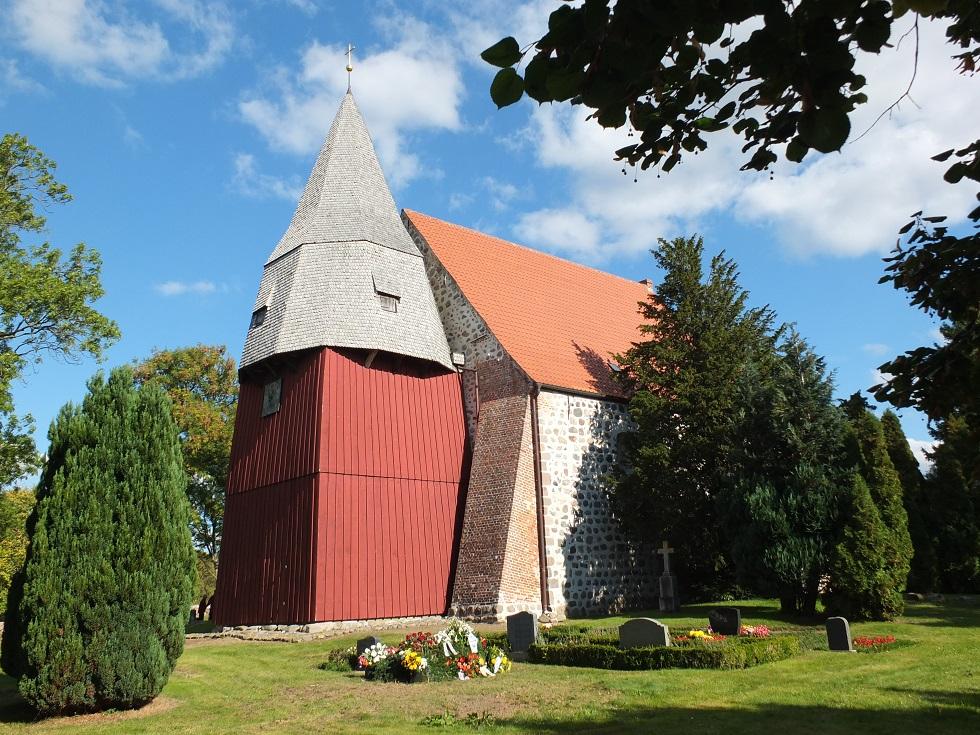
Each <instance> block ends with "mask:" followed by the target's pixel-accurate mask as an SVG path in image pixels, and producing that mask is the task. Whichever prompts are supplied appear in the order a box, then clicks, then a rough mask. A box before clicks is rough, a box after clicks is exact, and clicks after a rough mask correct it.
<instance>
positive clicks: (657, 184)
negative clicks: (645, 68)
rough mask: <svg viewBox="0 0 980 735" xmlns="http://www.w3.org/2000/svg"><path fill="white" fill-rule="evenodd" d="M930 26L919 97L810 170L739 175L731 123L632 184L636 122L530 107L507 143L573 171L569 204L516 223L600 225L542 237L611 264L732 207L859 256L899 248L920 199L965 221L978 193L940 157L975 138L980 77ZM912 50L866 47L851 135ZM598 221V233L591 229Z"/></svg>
mask: <svg viewBox="0 0 980 735" xmlns="http://www.w3.org/2000/svg"><path fill="white" fill-rule="evenodd" d="M920 27H921V45H920V49H919V69H918V76H917V82H916V85H915V87H914V88H913V90H912V96H913V98H914V100H915V103H916V104H913V103H912V102H910V101H908V100H906V101H905V102H903V103H902V104H901V105H900V106H899V108H898V109H896V110H895V111H894V112H893V113H892V114H891V115H890V116H887V117H886V118H884V119H882V120H881V121H880V122H879V123H878V124H877V125H876V126H875V127H874V129H873V130H871V132H870V133H868V135H866V136H865V137H863V138H862V139H861V140H852V142H851V143H849V144H848V145H847V146H845V148H844V150H843V151H842V152H841V153H835V154H830V155H825V156H820V155H817V154H814V153H813V152H811V154H810V156H808V157H807V159H806V161H805V165H803V166H796V165H794V164H790V163H783V164H780V165H779V166H778V167H777V168H776V170H775V172H774V173H775V176H774V179H773V180H770V179H769V176H768V175H767V174H757V173H754V172H740V171H739V170H738V168H739V166H740V165H741V164H742V163H744V161H745V160H746V155H745V154H743V153H741V151H740V147H741V143H740V141H741V139H740V138H739V137H738V136H735V135H732V134H730V133H723V134H718V135H714V136H712V137H711V138H710V140H709V147H708V150H707V151H706V152H705V153H703V154H701V155H699V156H697V157H695V156H693V155H688V156H687V157H686V158H685V160H684V162H683V164H682V165H679V166H678V167H676V168H675V169H674V170H673V171H671V172H670V174H668V175H662V176H661V178H659V179H658V178H657V177H656V173H653V172H650V171H648V172H641V173H640V174H639V176H638V181H637V183H635V184H634V183H633V171H632V170H628V171H627V174H626V175H625V176H624V175H623V174H622V171H621V168H622V167H621V165H618V166H617V164H616V163H615V162H613V160H612V157H613V152H614V151H615V150H616V149H617V148H619V147H621V146H623V145H626V144H627V143H629V142H632V140H635V139H629V138H627V137H626V136H627V133H626V131H625V130H603V129H602V128H600V127H599V126H598V125H597V124H596V123H595V121H592V120H589V121H586V120H585V117H586V115H587V114H588V112H589V111H588V110H585V109H584V108H582V107H572V106H570V105H567V104H562V105H554V106H542V107H536V108H532V107H531V105H530V104H529V103H526V109H530V110H532V112H531V115H530V123H529V126H528V130H526V131H519V132H518V133H516V134H514V135H511V136H509V137H508V138H507V139H506V145H505V147H508V146H510V147H513V146H514V145H515V144H520V143H522V142H529V144H530V145H531V146H533V147H534V150H535V152H536V155H537V159H538V162H539V163H540V164H541V165H543V166H545V167H552V168H556V169H559V170H562V171H564V172H566V173H567V180H568V187H569V194H570V197H569V199H570V201H569V202H568V204H567V205H563V206H562V207H560V208H559V209H555V208H554V206H550V207H548V208H547V209H546V210H544V213H543V214H541V215H540V216H539V215H538V213H531V214H528V215H526V216H525V217H524V218H523V220H521V221H520V222H519V223H518V224H517V227H516V228H515V229H516V231H517V232H518V234H522V236H524V235H523V233H532V232H536V231H537V230H538V229H539V226H540V224H541V223H543V222H548V221H557V220H560V219H561V217H559V216H558V214H559V213H564V214H565V215H567V216H569V217H570V219H571V220H573V221H577V222H578V223H579V224H582V225H584V224H586V223H588V224H589V225H590V227H589V228H587V229H586V230H584V231H583V232H581V233H576V232H571V233H569V232H567V231H566V232H563V233H562V236H561V237H559V236H558V235H557V234H556V233H551V234H550V235H549V233H547V232H545V233H541V234H542V236H544V237H545V238H546V239H544V240H535V242H537V243H540V244H543V245H546V246H548V247H553V248H555V249H558V250H565V251H566V252H570V253H575V254H576V255H577V256H578V257H582V258H586V259H589V260H592V261H601V260H604V259H606V258H608V257H610V256H612V255H615V254H617V253H634V252H638V251H641V250H645V249H648V248H650V247H651V246H652V245H653V244H654V243H655V242H656V238H657V237H658V236H663V237H671V236H675V235H677V234H682V233H684V234H686V233H689V232H692V231H696V230H701V229H703V228H704V226H705V225H704V223H705V221H706V218H707V216H708V215H710V214H712V213H723V212H731V213H732V214H734V216H735V217H736V218H738V219H739V220H740V221H742V222H745V223H747V224H751V225H760V226H765V227H767V228H771V229H772V230H773V233H774V235H775V236H776V238H777V240H778V241H779V243H780V244H781V245H782V246H783V247H784V248H785V249H786V250H788V251H790V252H792V253H795V254H797V255H802V256H808V255H812V254H831V255H837V256H858V255H862V254H865V253H869V252H884V251H886V250H888V249H889V248H890V247H891V246H892V245H893V244H894V242H895V238H896V236H897V231H898V229H899V227H901V226H902V225H903V224H904V223H905V222H906V221H907V220H908V218H909V214H910V213H911V212H913V211H916V210H918V209H925V210H927V211H929V212H934V213H942V214H947V215H949V216H950V218H951V221H955V220H956V219H957V218H960V219H962V218H963V217H965V214H966V212H967V211H968V209H969V207H968V206H967V205H968V204H969V203H970V201H971V200H972V198H973V195H974V192H973V190H972V189H970V188H969V187H968V186H951V185H949V184H947V183H945V182H944V181H943V180H942V174H943V172H944V171H945V169H946V167H947V166H948V165H949V164H948V163H947V164H945V165H943V164H937V163H936V162H934V161H931V160H929V159H930V156H932V155H935V154H936V153H938V152H940V151H942V150H943V149H944V148H949V147H951V146H954V145H958V144H959V145H963V144H966V143H967V142H969V141H970V140H971V139H972V138H973V137H975V130H974V127H975V118H976V115H975V110H974V109H973V107H974V106H975V105H974V102H972V100H975V98H976V96H975V94H974V92H975V90H974V88H973V85H975V80H973V79H970V78H969V77H963V76H960V75H959V74H957V73H955V70H954V64H953V63H952V62H951V61H950V54H951V48H950V47H949V46H948V44H946V43H945V39H944V35H943V28H942V26H941V24H935V23H926V22H924V21H920ZM904 30H905V28H904V27H902V28H901V29H900V30H899V31H898V32H897V33H901V32H904ZM912 54H913V47H912V44H911V39H906V40H905V42H904V43H903V44H902V45H901V47H900V48H899V49H897V50H888V49H886V51H885V52H883V53H882V54H880V55H878V56H874V57H870V58H868V57H867V55H865V58H864V59H863V61H862V62H861V64H860V66H859V69H858V70H859V71H860V72H861V73H863V74H865V75H866V76H867V78H868V80H869V81H868V86H867V88H866V91H867V93H868V94H869V96H871V102H869V103H868V104H866V105H864V106H863V109H861V110H859V111H858V112H857V113H856V114H855V115H854V118H853V129H854V136H853V137H855V138H856V137H857V135H858V134H859V133H860V132H862V131H863V130H864V129H866V128H867V127H868V126H870V124H871V122H872V121H873V120H874V119H875V117H877V116H878V115H879V114H880V112H881V111H882V110H883V109H884V108H886V107H887V106H888V105H889V104H890V103H891V102H893V101H894V100H896V99H897V98H898V97H899V96H900V95H901V93H902V91H904V89H905V86H907V84H908V80H909V76H910V74H911V71H912ZM595 228H597V229H598V232H601V233H602V235H601V237H593V235H592V233H593V232H594V229H595ZM567 229H568V228H567V227H566V228H565V230H567ZM562 241H565V242H567V243H568V244H567V245H563V244H561V242H562ZM589 243H593V244H591V245H590V244H589Z"/></svg>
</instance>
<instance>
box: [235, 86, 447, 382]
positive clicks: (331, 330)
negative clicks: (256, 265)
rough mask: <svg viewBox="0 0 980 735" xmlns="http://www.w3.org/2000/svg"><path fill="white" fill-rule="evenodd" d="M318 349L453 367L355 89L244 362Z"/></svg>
mask: <svg viewBox="0 0 980 735" xmlns="http://www.w3.org/2000/svg"><path fill="white" fill-rule="evenodd" d="M313 347H341V348H360V349H368V350H380V351H384V352H390V353H394V354H399V355H407V356H410V357H417V358H421V359H424V360H429V361H432V362H436V363H439V364H440V365H443V366H445V367H447V368H452V362H451V358H450V354H449V346H448V344H447V342H446V337H445V333H444V332H443V328H442V323H441V322H440V319H439V313H438V311H437V310H436V305H435V300H434V298H433V296H432V291H431V289H430V287H429V283H428V280H427V278H426V274H425V266H424V263H423V261H422V256H421V253H419V251H418V249H417V248H416V246H415V243H414V242H413V241H412V239H411V238H410V237H409V235H408V233H407V232H406V230H405V227H404V226H403V225H402V222H401V220H400V219H399V216H398V212H397V210H396V208H395V202H394V199H392V196H391V191H390V190H389V189H388V185H387V183H386V182H385V178H384V173H383V172H382V171H381V165H380V164H379V163H378V158H377V155H376V154H375V151H374V145H373V144H372V142H371V136H370V134H369V133H368V130H367V127H366V126H365V124H364V119H363V118H362V117H361V114H360V112H359V111H358V109H357V105H356V104H355V103H354V97H353V95H352V94H351V93H350V92H348V93H347V94H346V95H345V96H344V100H343V102H342V103H341V105H340V109H339V110H338V112H337V116H336V117H335V118H334V121H333V124H332V125H331V126H330V131H329V133H328V134H327V138H326V140H325V141H324V144H323V147H322V148H321V149H320V154H319V155H318V156H317V160H316V164H315V165H314V167H313V172H312V173H311V174H310V178H309V181H307V183H306V188H305V189H304V190H303V196H302V197H301V199H300V201H299V205H298V206H297V208H296V212H295V213H294V214H293V219H292V221H291V222H290V224H289V227H288V228H287V230H286V232H285V234H284V235H283V236H282V239H281V240H280V241H279V243H278V244H277V245H276V247H275V248H274V249H273V251H272V253H271V255H270V256H269V259H268V260H267V261H266V264H265V271H264V273H263V276H262V283H261V285H260V287H259V294H258V297H257V298H256V301H255V306H254V308H253V312H252V320H251V324H250V326H249V331H248V336H247V338H246V341H245V350H244V353H243V355H242V362H241V364H242V367H243V368H246V367H248V366H249V365H252V364H254V363H257V362H259V361H261V360H264V359H266V358H269V357H272V356H273V355H277V354H281V353H286V352H293V351H296V350H302V349H309V348H313Z"/></svg>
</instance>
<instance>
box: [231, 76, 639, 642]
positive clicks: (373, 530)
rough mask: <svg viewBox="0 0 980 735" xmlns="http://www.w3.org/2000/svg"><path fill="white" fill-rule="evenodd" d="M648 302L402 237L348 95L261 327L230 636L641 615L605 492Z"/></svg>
mask: <svg viewBox="0 0 980 735" xmlns="http://www.w3.org/2000/svg"><path fill="white" fill-rule="evenodd" d="M649 289H650V285H649V283H648V282H634V281H630V280H627V279H623V278H619V277H617V276H613V275H610V274H607V273H602V272H600V271H597V270H595V269H592V268H588V267H585V266H582V265H578V264H575V263H572V262H569V261H567V260H563V259H561V258H557V257H554V256H552V255H548V254H545V253H541V252H538V251H535V250H531V249H529V248H525V247H522V246H520V245H515V244H513V243H509V242H506V241H504V240H501V239H499V238H495V237H491V236H489V235H485V234H482V233H479V232H476V231H474V230H470V229H467V228H464V227H460V226H458V225H454V224H450V223H448V222H444V221H442V220H439V219H436V218H434V217H430V216H427V215H424V214H421V213H418V212H414V211H410V210H404V211H402V213H401V217H400V218H399V215H398V211H397V209H396V208H395V204H394V200H393V199H392V196H391V193H390V191H389V189H388V186H387V184H386V182H385V178H384V174H383V172H382V170H381V167H380V164H379V163H378V160H377V156H376V154H375V151H374V146H373V144H372V142H371V138H370V136H369V134H368V131H367V127H366V126H365V123H364V120H363V118H362V117H361V115H360V112H359V111H358V109H357V106H356V104H355V102H354V98H353V96H352V94H351V93H350V92H349V91H348V93H347V95H346V96H345V97H344V99H343V102H342V103H341V106H340V110H339V111H338V113H337V116H336V118H335V119H334V122H333V124H332V126H331V127H330V130H329V133H328V135H327V138H326V140H325V142H324V144H323V147H322V148H321V150H320V153H319V155H318V157H317V160H316V163H315V165H314V167H313V172H312V174H311V175H310V178H309V181H308V182H307V184H306V188H305V190H304V191H303V195H302V197H301V199H300V201H299V205H298V207H297V209H296V212H295V214H294V215H293V219H292V221H291V222H290V223H289V226H288V228H287V229H286V232H285V234H284V235H283V236H282V239H281V240H280V241H279V243H278V244H277V245H276V246H275V248H273V250H272V253H271V254H270V256H269V258H268V260H267V261H266V263H265V266H264V271H263V275H262V280H261V284H260V286H259V292H258V295H257V297H256V300H255V304H254V307H253V310H252V314H251V319H250V322H249V328H248V333H247V336H246V340H245V348H244V351H243V355H242V360H241V365H240V373H239V377H240V382H241V390H240V398H239V406H238V414H237V419H236V424H235V435H234V441H233V445H232V457H231V472H230V477H229V481H228V487H227V501H226V508H225V525H224V539H223V544H222V549H221V557H220V564H219V568H218V588H217V593H216V598H217V603H216V605H215V616H216V622H217V623H218V624H219V625H224V626H231V625H266V624H308V623H315V622H326V621H353V620H370V619H387V618H400V617H415V616H427V615H443V614H447V613H451V614H456V615H460V616H462V617H467V618H470V619H475V620H494V619H502V618H503V617H505V616H506V615H509V614H511V613H514V612H517V611H520V610H529V611H531V612H534V613H535V614H541V613H547V614H550V615H551V617H552V618H555V619H561V618H563V617H565V616H566V615H575V614H586V613H598V612H606V611H613V610H618V609H622V608H623V607H627V606H636V605H642V604H646V603H649V602H650V600H651V598H652V597H653V595H654V592H653V588H652V586H651V582H652V581H653V580H654V576H653V575H652V574H649V573H645V572H647V570H648V569H649V568H650V567H651V566H652V565H653V564H654V562H653V560H652V558H651V557H652V554H651V553H650V552H649V550H643V549H637V548H634V547H633V546H632V545H631V544H629V543H627V541H626V540H625V539H624V538H623V536H622V535H621V533H620V531H619V528H618V526H617V523H616V520H615V519H614V518H613V517H612V516H611V514H610V511H609V505H608V502H607V500H606V497H605V494H604V491H603V488H602V482H601V480H602V477H603V476H604V475H605V474H607V473H608V472H609V471H610V470H611V469H612V468H613V467H614V465H615V463H616V461H617V448H618V437H619V435H620V434H621V433H622V432H623V431H627V430H629V427H630V420H629V416H628V413H627V410H626V408H627V406H626V401H625V396H624V395H623V393H622V391H621V389H620V387H619V386H618V384H617V382H616V380H615V376H614V372H615V371H616V370H617V369H618V366H617V365H616V364H615V362H614V361H613V355H614V354H616V353H620V352H623V351H625V350H626V349H628V348H629V346H630V344H631V343H632V342H633V341H635V340H638V339H640V338H641V337H640V332H639V329H638V327H639V324H640V322H641V317H640V315H639V313H638V303H639V302H640V301H643V300H645V299H646V298H647V296H648V295H649Z"/></svg>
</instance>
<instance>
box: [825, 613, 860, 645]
mask: <svg viewBox="0 0 980 735" xmlns="http://www.w3.org/2000/svg"><path fill="white" fill-rule="evenodd" d="M827 647H828V648H829V649H830V650H831V651H845V652H851V653H853V652H854V643H853V641H852V640H851V626H850V625H849V624H848V622H847V618H827Z"/></svg>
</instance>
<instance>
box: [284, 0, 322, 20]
mask: <svg viewBox="0 0 980 735" xmlns="http://www.w3.org/2000/svg"><path fill="white" fill-rule="evenodd" d="M283 1H284V2H285V3H286V5H292V6H293V7H294V8H296V9H297V10H299V11H301V12H303V13H305V14H306V15H309V16H311V17H312V16H314V15H316V14H317V13H318V12H319V11H320V8H318V7H317V4H316V3H315V2H314V1H313V0H283Z"/></svg>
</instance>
